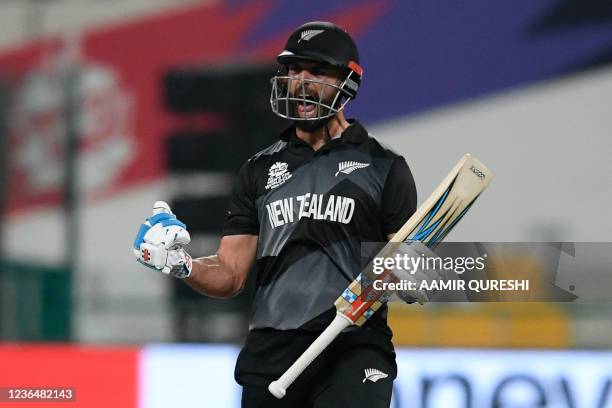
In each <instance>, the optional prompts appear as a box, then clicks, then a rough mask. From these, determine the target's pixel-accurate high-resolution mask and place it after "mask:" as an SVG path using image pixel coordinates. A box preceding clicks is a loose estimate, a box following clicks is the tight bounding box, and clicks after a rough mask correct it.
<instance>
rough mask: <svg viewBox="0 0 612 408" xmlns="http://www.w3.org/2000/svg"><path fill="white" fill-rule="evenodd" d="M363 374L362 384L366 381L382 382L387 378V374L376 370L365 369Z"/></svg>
mask: <svg viewBox="0 0 612 408" xmlns="http://www.w3.org/2000/svg"><path fill="white" fill-rule="evenodd" d="M363 372H364V373H365V378H364V379H363V383H365V382H366V380H370V381H372V382H376V381H378V380H382V379H383V378H387V377H388V376H389V375H388V374H385V373H383V372H382V371H380V370H377V369H375V368H366V369H365V370H363Z"/></svg>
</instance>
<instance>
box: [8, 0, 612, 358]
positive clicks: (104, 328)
mask: <svg viewBox="0 0 612 408" xmlns="http://www.w3.org/2000/svg"><path fill="white" fill-rule="evenodd" d="M467 3H468V4H464V2H460V3H458V2H455V1H453V0H447V1H438V2H425V1H419V0H410V1H405V2H404V1H402V2H400V1H380V2H379V1H355V2H350V3H348V2H343V1H339V0H337V1H336V0H331V1H322V0H321V1H319V0H316V1H309V2H301V3H300V4H296V3H295V2H290V1H278V2H258V1H195V0H191V1H188V0H182V1H177V0H172V1H170V0H123V1H118V0H117V1H113V0H97V1H95V0H90V1H76V0H29V1H25V0H24V1H9V0H3V1H0V32H1V35H0V147H1V148H0V167H1V169H2V171H1V174H2V177H1V178H0V205H1V209H2V218H1V219H0V232H1V236H2V245H1V247H0V259H1V263H0V340H2V341H8V342H15V341H17V342H30V341H34V342H39V341H40V342H49V341H51V342H53V341H59V342H66V341H71V342H77V343H85V344H89V343H104V344H124V343H128V344H139V343H143V342H207V343H208V342H212V343H228V342H229V343H236V344H240V343H241V342H242V340H243V339H244V336H245V334H246V332H247V330H248V321H249V307H250V301H251V298H252V296H253V291H254V276H251V281H250V283H249V285H248V286H247V288H246V290H245V292H244V293H242V294H241V295H239V296H238V297H236V298H235V299H232V300H215V299H209V298H206V297H203V296H200V295H198V294H196V293H195V292H193V291H191V290H190V289H189V288H188V287H187V286H186V285H184V283H183V282H181V281H179V280H174V279H171V278H168V277H165V276H161V275H157V274H154V273H152V272H151V271H149V270H147V269H145V268H143V267H141V266H140V265H138V264H137V263H136V262H135V260H134V259H133V256H132V254H131V245H132V240H133V238H134V235H135V233H136V231H137V229H138V226H139V224H140V223H141V222H142V221H143V220H144V218H146V217H147V216H148V215H149V213H150V211H151V205H152V204H153V202H154V201H156V200H162V199H163V200H166V201H168V202H169V203H170V204H171V205H172V208H173V210H174V212H175V213H176V214H178V216H179V217H180V218H181V219H182V220H184V221H185V222H186V224H187V225H188V226H189V230H190V232H191V236H192V239H193V240H192V243H191V245H190V247H189V251H190V252H191V253H192V255H194V256H204V255H209V254H211V253H214V251H215V250H216V244H217V242H218V239H219V236H220V231H221V227H222V224H223V219H224V216H225V211H226V205H227V202H228V196H229V194H230V190H231V185H232V182H233V177H234V174H235V173H236V171H237V170H238V168H239V167H240V166H241V164H242V163H243V162H244V161H245V160H246V159H247V158H248V157H250V156H251V155H253V154H254V153H256V152H257V151H259V150H261V149H262V148H264V147H266V146H267V145H269V144H270V143H272V142H273V141H275V140H276V139H277V136H278V132H279V131H280V130H282V129H283V128H284V127H286V126H287V123H285V122H283V121H282V120H280V119H278V118H277V117H275V116H274V115H273V114H272V112H271V111H270V108H269V92H270V83H269V79H270V78H271V77H272V76H273V75H274V73H275V72H276V70H277V69H278V67H277V65H276V63H275V62H274V56H275V55H276V53H277V52H278V51H279V50H280V49H281V47H282V45H283V44H284V41H285V39H286V37H287V35H288V34H289V33H290V32H291V31H292V30H293V29H294V28H295V27H297V26H298V25H300V24H301V23H303V22H305V21H306V20H312V19H319V20H330V21H334V22H337V23H338V24H340V25H342V26H344V27H345V28H346V29H347V30H348V31H349V32H350V33H351V34H352V35H353V36H354V37H355V38H356V40H357V43H358V45H359V47H360V51H361V65H362V66H364V68H365V75H364V82H363V86H362V89H361V90H360V95H359V97H358V98H357V100H355V101H354V102H352V103H351V104H349V105H348V107H347V110H348V116H349V117H357V118H359V120H360V121H362V122H363V123H364V124H365V125H366V126H367V127H368V129H369V130H370V132H371V133H373V134H374V135H376V136H377V137H378V138H379V139H380V140H382V141H383V142H384V143H386V144H388V145H390V146H391V147H393V148H394V149H396V150H397V151H399V152H401V153H402V154H403V155H404V156H405V157H406V159H407V162H408V163H409V165H410V167H411V169H412V171H413V174H414V176H415V180H416V182H417V187H418V190H419V203H420V202H422V200H423V199H424V198H425V197H426V196H427V195H428V194H429V192H430V191H432V190H433V188H434V187H435V186H436V185H437V184H438V182H439V180H441V179H442V177H443V176H444V175H445V174H446V172H447V171H448V170H449V169H450V167H451V166H452V164H453V163H455V162H456V160H457V159H458V158H459V157H461V156H462V155H463V154H464V153H466V152H471V153H473V154H474V155H476V156H477V157H479V158H480V159H482V160H483V161H484V162H485V163H487V164H488V165H489V167H490V168H491V169H492V170H493V172H494V173H495V181H494V183H493V184H492V186H491V187H490V189H489V190H488V191H487V192H486V194H485V195H483V197H482V199H481V200H479V202H478V203H477V205H475V207H474V209H473V210H472V211H471V214H469V216H468V217H466V219H465V220H464V221H462V223H461V225H459V226H458V228H457V229H456V231H454V232H453V233H452V235H450V236H449V239H450V240H454V241H482V242H485V241H489V242H512V241H514V242H534V241H546V242H605V241H609V240H610V239H609V232H610V231H611V230H612V219H611V218H610V217H608V216H606V214H607V213H608V211H607V207H608V203H609V202H610V200H611V199H612V189H611V187H610V186H612V167H611V166H610V160H609V154H610V152H612V139H611V138H610V130H611V129H612V119H611V116H610V115H609V113H608V109H609V106H610V96H609V95H610V94H611V93H612V65H611V63H610V61H612V54H611V52H610V49H611V48H610V46H611V45H612V12H611V11H610V8H609V7H607V6H605V5H603V3H602V2H597V1H561V0H558V1H556V0H547V1H544V0H542V1H531V0H520V1H514V2H502V3H503V4H502V3H500V2H488V1H485V0H473V1H470V2H467ZM609 269H610V268H608V270H606V271H603V273H609V272H611V271H610V270H609ZM587 272H588V271H580V270H577V271H576V274H584V275H586V276H591V275H589V274H588V273H587ZM600 272H601V271H600ZM252 275H253V274H252ZM577 281H580V278H578V279H577ZM611 312H612V306H611V305H610V304H609V303H603V302H597V303H592V304H589V303H584V302H583V303H580V304H572V303H535V302H526V303H486V304H485V303H482V304H481V303H453V304H428V305H426V306H414V305H410V306H408V305H397V304H394V305H392V306H391V313H390V323H391V325H392V328H393V330H394V333H395V337H394V339H395V340H394V341H395V344H396V345H398V346H401V345H405V346H415V347H478V348H558V349H566V348H609V347H612V335H611V334H612V323H611V320H610V315H611Z"/></svg>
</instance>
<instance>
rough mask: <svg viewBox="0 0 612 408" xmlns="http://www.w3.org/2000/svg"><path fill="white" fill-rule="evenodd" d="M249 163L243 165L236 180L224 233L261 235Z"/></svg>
mask: <svg viewBox="0 0 612 408" xmlns="http://www.w3.org/2000/svg"><path fill="white" fill-rule="evenodd" d="M249 164H250V162H246V163H245V164H244V165H243V166H242V168H241V169H240V171H239V172H238V177H237V178H236V181H235V182H234V187H233V188H232V196H231V199H230V203H229V207H228V210H227V216H226V219H225V224H224V225H223V235H242V234H246V235H259V218H258V216H257V208H256V206H255V193H254V187H255V186H254V184H253V183H252V182H251V178H250V176H249V174H250V171H249Z"/></svg>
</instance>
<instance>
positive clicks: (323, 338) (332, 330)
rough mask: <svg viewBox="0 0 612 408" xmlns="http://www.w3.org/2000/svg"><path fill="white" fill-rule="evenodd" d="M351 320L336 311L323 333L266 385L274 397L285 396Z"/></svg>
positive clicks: (350, 323)
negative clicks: (289, 365) (276, 378)
mask: <svg viewBox="0 0 612 408" xmlns="http://www.w3.org/2000/svg"><path fill="white" fill-rule="evenodd" d="M352 324H353V322H352V321H350V320H349V319H348V317H346V316H344V315H342V314H340V313H338V314H336V317H334V320H332V322H331V323H330V324H329V326H327V327H326V328H325V330H323V333H321V334H320V335H319V337H317V338H316V340H315V341H313V342H312V344H311V345H310V346H309V347H308V348H307V349H306V351H304V352H303V353H302V355H301V356H300V357H299V358H298V359H297V360H295V363H293V364H292V365H291V367H289V368H288V369H287V371H285V373H284V374H283V375H281V376H280V378H279V379H278V380H276V381H272V382H271V383H270V385H269V386H268V391H270V392H271V393H272V395H274V396H275V397H276V398H278V399H281V398H283V397H284V396H285V394H286V392H287V388H289V386H290V385H291V384H293V382H294V381H295V379H296V378H297V377H298V376H299V375H300V374H302V372H303V371H304V370H305V369H306V367H308V366H309V365H310V363H312V362H313V361H314V359H315V358H317V357H318V356H319V354H321V352H323V350H325V348H326V347H327V346H329V344H330V343H331V342H332V341H333V340H334V339H335V338H336V337H337V336H338V335H339V334H340V332H342V330H344V329H346V328H347V327H349V326H350V325H352Z"/></svg>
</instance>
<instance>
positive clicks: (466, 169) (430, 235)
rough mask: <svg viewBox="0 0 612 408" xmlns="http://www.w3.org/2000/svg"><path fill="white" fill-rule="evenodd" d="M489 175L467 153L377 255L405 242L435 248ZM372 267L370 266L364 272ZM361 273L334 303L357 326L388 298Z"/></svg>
mask: <svg viewBox="0 0 612 408" xmlns="http://www.w3.org/2000/svg"><path fill="white" fill-rule="evenodd" d="M492 178H493V173H492V172H491V170H489V169H488V168H487V166H485V165H484V164H483V163H482V162H480V160H478V159H476V158H475V157H473V156H471V155H469V154H466V155H465V156H463V157H462V158H461V160H459V162H458V163H457V164H456V165H455V167H453V169H452V170H451V172H450V173H449V174H448V175H447V176H446V177H445V178H444V180H442V182H441V183H440V184H439V185H438V187H437V188H436V189H435V190H434V191H433V193H431V195H430V196H429V197H428V198H427V199H426V200H425V202H423V204H422V205H421V206H420V207H419V209H418V210H417V211H416V212H415V213H414V214H413V215H412V217H410V219H409V220H408V221H406V223H405V224H404V225H403V226H402V228H400V230H399V231H398V232H397V233H395V235H394V236H393V237H392V238H391V239H390V241H389V242H388V243H387V244H386V245H385V247H384V248H383V249H382V250H381V251H380V252H379V253H378V254H377V255H376V257H379V258H385V257H389V256H391V255H392V254H393V253H395V251H396V249H397V248H398V246H399V244H401V243H403V242H405V241H420V242H422V243H424V244H425V245H427V246H428V247H430V248H434V247H435V246H436V245H437V244H438V243H439V242H440V241H442V239H444V237H446V235H447V234H448V233H449V232H450V231H451V230H452V229H453V227H454V226H455V225H457V223H458V222H459V220H461V218H463V216H464V215H465V214H466V213H467V211H468V210H469V209H470V207H471V206H472V204H474V201H476V199H477V198H478V197H479V196H480V194H481V193H482V192H483V191H484V189H485V188H486V187H487V186H488V185H489V183H490V182H491V179H492ZM371 270H372V268H371V265H370V266H368V267H367V268H366V269H365V271H364V272H367V271H371ZM364 272H362V273H360V274H359V276H357V278H356V279H355V280H354V281H353V282H351V284H350V285H349V286H348V288H347V289H345V291H344V292H342V294H341V295H340V296H339V297H338V299H336V302H335V306H336V310H337V311H338V313H340V314H342V315H344V317H345V318H347V319H349V320H350V321H352V322H353V323H354V324H356V325H358V326H361V325H363V324H364V323H365V322H366V321H367V320H368V319H369V318H370V317H371V316H372V315H373V314H374V312H376V310H378V309H379V308H380V307H381V306H382V305H383V304H384V303H385V302H386V301H387V300H388V293H385V291H381V290H376V289H374V288H373V287H372V285H371V282H372V280H373V279H372V278H370V277H368V276H364ZM391 279H393V275H392V273H391V272H390V271H385V272H383V273H382V274H380V275H378V276H376V280H378V281H383V282H385V281H390V280H391ZM368 283H369V284H368Z"/></svg>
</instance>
